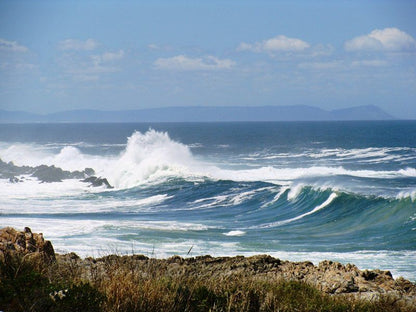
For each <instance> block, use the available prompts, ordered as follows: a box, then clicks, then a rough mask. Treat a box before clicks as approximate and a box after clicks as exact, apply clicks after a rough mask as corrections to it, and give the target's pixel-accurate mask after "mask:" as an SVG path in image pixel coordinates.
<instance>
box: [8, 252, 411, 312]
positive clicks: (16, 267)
mask: <svg viewBox="0 0 416 312" xmlns="http://www.w3.org/2000/svg"><path fill="white" fill-rule="evenodd" d="M62 259H63V260H62ZM62 259H61V260H59V259H58V261H56V262H55V263H43V264H42V262H39V261H38V260H37V259H36V258H33V257H32V258H30V257H26V256H19V255H17V254H8V253H5V254H4V257H3V258H2V259H1V260H0V311H17V312H19V311H34V312H37V311H45V312H60V311H87V312H95V311H104V312H110V311H111V312H113V311H115V312H124V311H132V312H134V311H140V312H146V311H161V312H176V311H186V312H204V311H212V312H215V311H216V312H220V311H221V312H240V311H242V312H274V311H280V312H291V311H299V312H361V311H363V312H378V311H386V312H389V311H390V312H393V311H394V312H398V311H404V312H413V311H416V308H414V307H411V306H406V305H403V302H402V303H400V302H399V301H398V300H397V298H394V297H390V296H386V295H384V296H383V295H380V296H379V297H378V299H375V300H373V301H364V300H358V299H355V298H354V297H352V296H348V295H346V296H340V295H337V296H335V295H329V294H326V293H323V292H321V291H319V290H318V289H316V288H314V287H312V286H311V285H309V284H307V283H305V282H301V281H291V280H283V279H274V278H273V277H272V276H268V277H266V276H265V275H256V274H253V275H248V274H245V273H244V272H245V271H244V270H242V271H239V272H240V273H236V274H234V273H233V274H231V273H230V271H227V269H226V268H225V267H224V269H223V270H220V271H215V272H212V271H210V270H209V266H206V267H204V266H199V267H197V268H195V267H194V266H193V265H192V263H190V264H189V263H188V265H185V266H183V265H182V264H183V259H181V258H179V257H178V258H171V259H168V260H156V259H148V258H146V257H139V256H132V257H126V256H124V257H120V256H108V257H104V258H101V259H90V260H89V261H83V260H80V259H79V258H77V257H75V256H69V257H66V258H62ZM208 260H209V259H208ZM167 264H169V265H167Z"/></svg>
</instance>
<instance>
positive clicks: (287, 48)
mask: <svg viewBox="0 0 416 312" xmlns="http://www.w3.org/2000/svg"><path fill="white" fill-rule="evenodd" d="M309 47H310V45H309V43H307V42H305V41H303V40H300V39H297V38H288V37H286V36H284V35H279V36H276V37H274V38H271V39H267V40H263V41H261V42H256V43H254V44H250V43H245V42H242V43H241V44H240V45H239V46H238V47H237V51H252V52H257V53H261V52H266V53H274V52H300V51H304V50H305V49H307V48H309Z"/></svg>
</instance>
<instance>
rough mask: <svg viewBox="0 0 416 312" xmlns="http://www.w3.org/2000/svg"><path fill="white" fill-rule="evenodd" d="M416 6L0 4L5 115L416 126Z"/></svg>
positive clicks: (234, 0)
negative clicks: (187, 112) (149, 111)
mask: <svg viewBox="0 0 416 312" xmlns="http://www.w3.org/2000/svg"><path fill="white" fill-rule="evenodd" d="M415 16H416V1H413V0H409V1H403V0H392V1H383V0H378V1H366V0H360V1H354V0H350V1H329V0H327V1H323V0H322V1H312V0H308V1H271V0H270V1H266V0H255V1H254V0H253V1H249V0H223V1H217V0H210V1H201V0H199V1H198V0H193V1H190V0H189V1H185V0H178V1H175V0H170V1H160V0H153V1H140V0H137V1H127V0H124V1H123V0H118V1H106V0H100V1H90V0H83V1H62V0H53V1H44V0H37V1H33V0H30V1H20V0H12V1H10V0H2V1H1V2H0V109H4V110H21V111H27V112H34V113H51V112H57V111H64V110H73V109H99V110H122V109H142V108H152V107H168V106H264V105H311V106H316V107H320V108H323V109H327V110H331V109H337V108H345V107H351V106H358V105H377V106H379V107H380V108H382V109H384V110H385V111H386V112H388V113H390V114H392V115H394V116H396V117H399V118H412V119H416V18H415Z"/></svg>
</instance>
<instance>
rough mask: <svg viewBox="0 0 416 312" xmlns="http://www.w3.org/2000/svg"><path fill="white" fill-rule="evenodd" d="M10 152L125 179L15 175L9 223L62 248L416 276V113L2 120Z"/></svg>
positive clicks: (2, 148)
mask: <svg viewBox="0 0 416 312" xmlns="http://www.w3.org/2000/svg"><path fill="white" fill-rule="evenodd" d="M0 158H1V159H2V161H4V162H10V161H12V162H13V165H14V166H17V167H19V168H21V167H22V166H28V167H29V168H34V167H36V166H39V165H48V166H51V165H54V166H55V167H57V168H62V169H63V170H67V171H75V170H78V171H82V170H84V169H85V168H92V169H94V171H95V175H96V176H99V177H102V178H106V179H107V180H108V182H109V183H110V184H111V185H112V186H113V187H114V188H113V189H107V188H105V187H104V186H101V187H91V186H90V185H89V184H88V183H85V182H82V181H81V180H80V179H73V178H72V179H63V181H62V182H52V183H46V182H44V183H42V182H41V181H39V180H38V179H37V178H35V177H33V176H31V174H29V173H27V172H26V173H22V174H20V175H18V176H17V178H18V180H20V182H17V183H12V182H11V181H10V180H9V179H7V178H5V172H3V179H0V185H1V190H0V226H14V227H17V228H23V227H24V226H29V227H31V228H32V230H33V231H35V232H43V233H44V235H45V236H46V238H47V239H50V240H52V242H53V244H54V246H55V248H56V250H57V251H58V252H69V251H75V252H77V253H79V254H81V255H83V256H87V255H92V256H100V255H103V254H108V253H112V252H118V253H123V254H124V253H128V254H131V253H142V254H146V255H149V256H155V257H166V256H169V255H173V254H178V255H181V256H187V255H188V256H196V255H202V254H211V255H214V256H220V255H236V254H243V255H251V254H257V253H267V254H272V255H273V256H276V257H279V258H282V259H288V260H311V261H313V262H315V263H317V262H319V261H320V260H323V259H331V260H336V261H341V262H343V263H346V262H353V263H355V264H357V265H358V266H359V267H360V268H363V269H364V268H370V269H371V268H382V269H386V270H391V271H392V273H393V275H394V276H399V275H402V276H404V277H406V278H409V279H411V280H413V281H415V280H416V201H415V199H416V122H411V121H388V122H323V123H317V122H291V123H282V122H281V123H278V122H276V123H160V124H157V123H153V124H22V125H18V124H14V125H6V124H2V125H0ZM2 170H5V169H4V168H3V169H2ZM0 174H1V172H0Z"/></svg>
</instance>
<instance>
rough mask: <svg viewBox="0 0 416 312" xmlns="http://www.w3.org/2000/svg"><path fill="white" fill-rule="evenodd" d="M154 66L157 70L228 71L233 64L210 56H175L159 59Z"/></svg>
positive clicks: (228, 60) (227, 60)
mask: <svg viewBox="0 0 416 312" xmlns="http://www.w3.org/2000/svg"><path fill="white" fill-rule="evenodd" d="M154 65H155V66H156V67H157V68H159V69H167V70H183V71H192V70H219V69H230V68H231V67H233V66H234V65H235V62H234V61H232V60H230V59H222V60H221V59H218V58H216V57H215V56H210V55H209V56H206V57H204V58H191V57H187V56H186V55H177V56H174V57H169V58H159V59H157V60H156V61H155V62H154Z"/></svg>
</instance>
